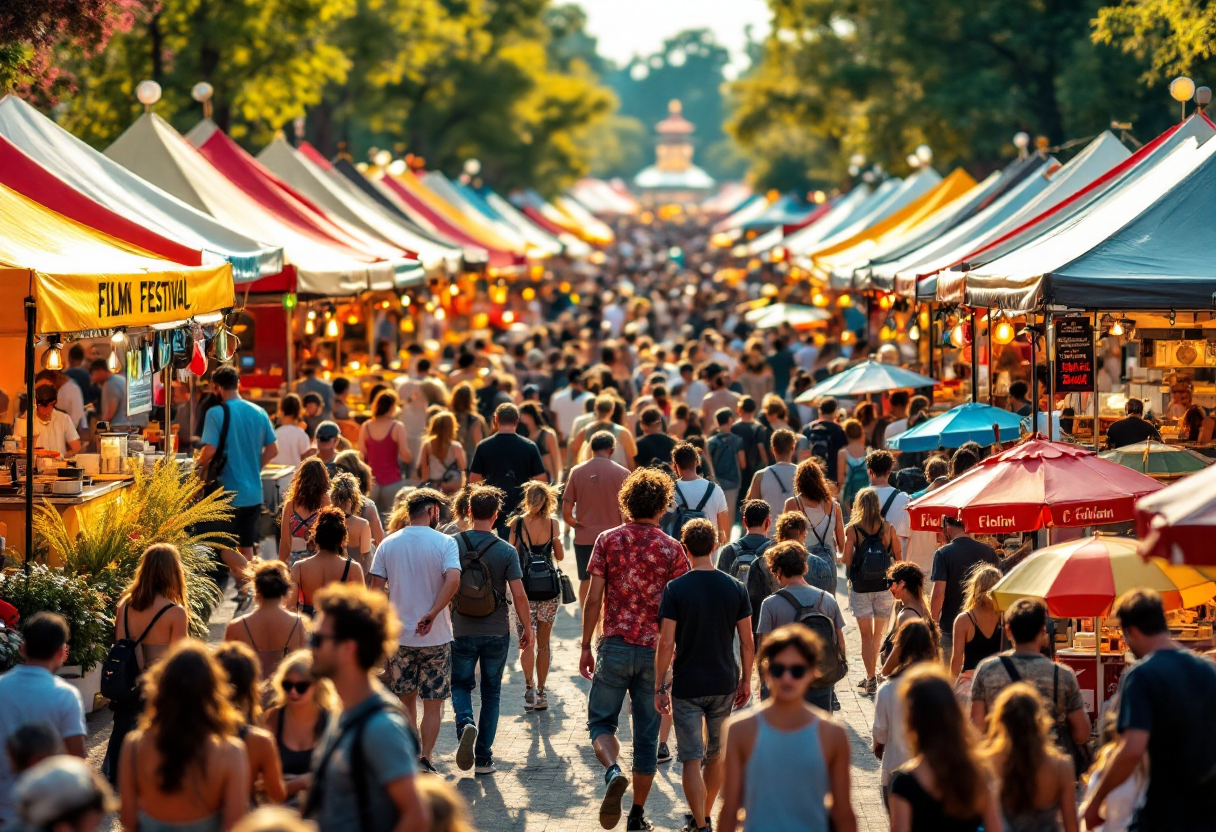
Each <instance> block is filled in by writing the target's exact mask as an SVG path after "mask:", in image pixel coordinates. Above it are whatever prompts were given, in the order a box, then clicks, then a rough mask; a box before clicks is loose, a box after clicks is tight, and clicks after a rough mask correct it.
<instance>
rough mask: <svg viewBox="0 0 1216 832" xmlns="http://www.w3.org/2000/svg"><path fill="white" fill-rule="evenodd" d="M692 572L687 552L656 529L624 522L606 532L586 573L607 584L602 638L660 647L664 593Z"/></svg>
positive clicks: (596, 547)
mask: <svg viewBox="0 0 1216 832" xmlns="http://www.w3.org/2000/svg"><path fill="white" fill-rule="evenodd" d="M689 568H690V567H689V564H688V556H687V555H686V554H685V553H684V547H683V546H681V545H680V544H679V542H677V541H676V540H675V539H674V538H672V537H669V536H668V535H667V534H666V533H664V532H663V531H662V530H661V529H660V528H659V527H658V526H651V525H647V524H645V523H626V524H624V525H622V526H617V527H616V528H615V529H609V530H608V531H606V532H603V533H602V534H601V535H600V536H599V537H598V538H597V539H596V541H595V548H594V549H592V550H591V562H590V563H589V564H588V565H587V571H588V572H589V573H591V574H592V575H599V576H600V577H601V578H603V579H604V637H605V638H608V637H610V636H619V637H620V638H622V639H623V640H624V641H626V642H627V643H629V644H635V645H638V646H639V647H650V648H652V649H653V648H654V647H656V646H657V645H658V643H659V601H660V600H662V598H663V589H664V588H665V587H666V586H667V584H668V583H669V582H671V581H673V580H675V579H676V578H678V577H680V576H681V575H683V574H684V573H685V572H687V571H688V570H689Z"/></svg>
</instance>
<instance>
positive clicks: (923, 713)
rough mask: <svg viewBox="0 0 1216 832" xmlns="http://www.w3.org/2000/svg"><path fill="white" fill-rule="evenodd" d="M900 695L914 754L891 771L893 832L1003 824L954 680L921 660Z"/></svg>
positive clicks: (964, 831) (954, 831) (973, 829)
mask: <svg viewBox="0 0 1216 832" xmlns="http://www.w3.org/2000/svg"><path fill="white" fill-rule="evenodd" d="M899 695H900V698H901V699H902V700H903V703H904V729H905V730H906V731H907V736H908V750H909V752H910V753H911V754H912V755H913V756H912V759H910V760H908V762H907V763H905V764H904V765H903V766H901V767H900V768H899V769H898V770H897V771H896V772H895V773H894V774H893V775H892V776H891V785H890V807H891V832H977V830H978V829H979V828H980V827H981V826H983V828H984V829H986V830H989V829H990V830H996V829H1000V828H1001V813H1000V807H999V801H998V800H997V798H996V795H995V794H993V790H992V789H991V787H990V786H989V784H988V777H987V772H986V771H985V768H984V765H983V763H982V762H981V760H980V758H979V756H978V755H977V754H976V751H975V745H976V738H975V736H974V735H973V733H972V731H971V726H970V723H969V722H968V721H967V720H966V719H964V718H963V712H962V709H961V708H959V706H958V700H956V699H955V698H954V690H953V688H952V687H951V685H950V680H949V679H947V678H946V675H945V674H944V673H942V672H941V671H940V670H938V669H937V668H936V667H932V666H930V665H928V664H925V663H922V664H920V665H919V666H917V667H914V668H912V669H911V670H909V671H908V672H907V673H906V674H904V676H903V679H902V680H901V681H900V683H899Z"/></svg>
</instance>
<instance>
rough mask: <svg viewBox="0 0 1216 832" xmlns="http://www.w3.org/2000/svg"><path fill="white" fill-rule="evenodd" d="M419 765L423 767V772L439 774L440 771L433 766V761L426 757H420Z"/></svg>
mask: <svg viewBox="0 0 1216 832" xmlns="http://www.w3.org/2000/svg"><path fill="white" fill-rule="evenodd" d="M418 765H420V766H422V770H423V771H427V772H430V773H431V774H438V773H439V770H438V769H436V768H435V766H433V765H431V761H430V760H428V759H427V758H426V757H419V758H418Z"/></svg>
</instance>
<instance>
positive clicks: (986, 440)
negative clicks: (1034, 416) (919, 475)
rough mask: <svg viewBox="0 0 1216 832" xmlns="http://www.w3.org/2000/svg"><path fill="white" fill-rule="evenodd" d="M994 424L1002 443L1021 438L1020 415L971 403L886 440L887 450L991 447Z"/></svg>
mask: <svg viewBox="0 0 1216 832" xmlns="http://www.w3.org/2000/svg"><path fill="white" fill-rule="evenodd" d="M993 425H996V426H997V429H998V430H999V431H1000V438H1001V441H1002V442H1012V441H1013V440H1015V439H1017V438H1018V437H1020V436H1021V435H1022V417H1021V416H1019V415H1017V414H1016V413H1010V412H1009V411H1008V410H1002V409H1001V408H999V407H993V406H992V405H988V404H979V403H977V402H968V403H967V404H962V405H959V406H958V407H956V408H953V409H952V410H948V411H946V412H945V413H943V414H942V415H940V416H935V417H934V418H932V419H929V420H928V421H926V422H921V423H920V424H919V425H917V426H916V427H914V428H912V429H911V430H906V431H904V432H903V433H901V434H899V435H898V436H894V437H891V438H889V439H887V447H888V448H894V449H895V450H897V451H909V452H915V451H936V450H937V449H938V448H958V447H961V446H963V445H964V444H966V443H967V442H978V443H979V444H981V445H991V444H993V442H994V436H995V434H994V432H993V429H992V426H993Z"/></svg>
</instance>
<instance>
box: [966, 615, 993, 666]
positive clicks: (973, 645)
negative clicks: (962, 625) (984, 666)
mask: <svg viewBox="0 0 1216 832" xmlns="http://www.w3.org/2000/svg"><path fill="white" fill-rule="evenodd" d="M967 617H968V618H970V619H971V626H972V627H974V628H975V634H974V635H973V636H971V640H970V641H968V642H967V643H966V644H964V645H963V670H975V669H976V668H977V667H979V666H980V662H982V661H983V660H984V659H986V658H988V657H989V656H995V655H996V654H997V653H999V652H1001V623H1000V622H999V621H998V622H997V624H996V626H995V627H993V628H992V635H989V636H985V635H984V633H983V631H982V630H981V629H980V625H979V622H978V621H976V620H975V616H974V615H972V614H971V613H967Z"/></svg>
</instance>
